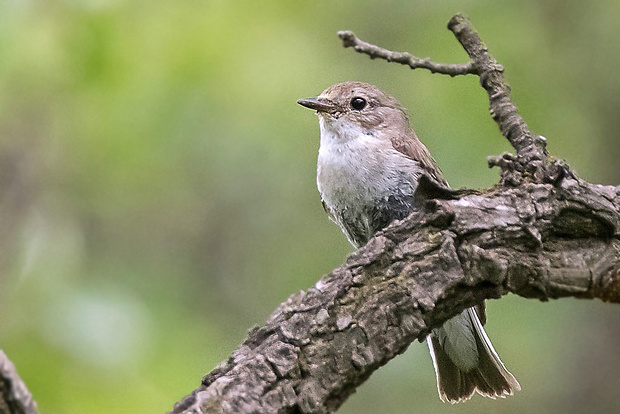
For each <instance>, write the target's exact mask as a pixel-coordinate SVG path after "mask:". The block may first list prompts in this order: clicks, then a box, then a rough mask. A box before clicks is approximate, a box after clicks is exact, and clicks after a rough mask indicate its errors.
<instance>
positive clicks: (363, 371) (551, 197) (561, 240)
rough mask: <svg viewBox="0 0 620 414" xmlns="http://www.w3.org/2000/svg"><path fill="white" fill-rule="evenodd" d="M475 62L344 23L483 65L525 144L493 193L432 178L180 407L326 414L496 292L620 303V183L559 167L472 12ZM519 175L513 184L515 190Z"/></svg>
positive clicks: (501, 120) (463, 29) (506, 120)
mask: <svg viewBox="0 0 620 414" xmlns="http://www.w3.org/2000/svg"><path fill="white" fill-rule="evenodd" d="M449 28H450V30H452V31H453V32H454V34H455V36H456V37H457V38H458V40H459V41H460V42H461V44H462V45H463V47H464V48H465V50H466V51H467V52H468V54H469V56H470V57H471V58H472V62H471V63H469V64H465V65H444V64H436V63H432V62H430V61H429V60H427V59H418V58H416V57H414V56H412V55H409V54H406V53H397V52H391V51H389V50H385V49H382V48H379V47H377V46H374V45H371V44H368V43H366V42H362V41H361V40H359V39H357V38H356V37H355V35H354V34H353V33H351V32H340V33H339V35H340V37H341V39H342V40H343V44H344V46H345V47H349V46H352V47H354V48H355V50H356V51H358V52H360V53H365V54H368V55H369V56H370V57H371V58H376V57H379V58H382V59H386V60H389V61H397V62H399V63H403V64H407V65H409V66H410V67H412V68H425V69H429V70H431V71H432V72H435V73H444V74H449V75H452V76H455V75H459V74H466V73H476V74H479V76H480V78H481V84H482V86H483V87H484V88H485V90H486V91H487V92H488V94H489V100H490V107H491V114H492V115H493V117H494V119H495V121H496V122H497V123H498V124H499V126H500V130H501V131H502V134H504V136H506V138H508V140H509V141H510V143H511V144H512V145H513V147H514V148H515V149H516V151H517V155H516V156H512V155H509V154H504V155H502V156H501V157H497V158H495V159H493V160H491V161H490V162H491V163H492V164H494V165H499V166H500V167H501V168H502V183H501V184H504V185H500V186H498V187H496V188H495V189H494V190H493V191H488V192H484V193H482V192H472V191H461V192H451V191H450V190H446V189H436V188H433V186H432V185H431V184H430V182H428V180H424V178H423V179H422V180H421V182H420V185H419V187H418V192H417V196H418V197H419V198H418V201H419V202H420V206H423V207H422V208H421V209H420V210H419V211H416V212H414V213H413V214H412V215H411V216H410V217H409V218H408V219H406V220H405V221H403V222H396V223H394V224H393V225H391V226H390V227H388V228H387V229H385V230H384V231H383V232H380V233H379V234H377V235H376V236H375V237H374V238H373V239H371V240H370V242H369V243H368V244H367V245H366V246H364V247H363V248H361V249H359V250H358V251H357V252H355V253H354V254H353V255H352V256H350V257H349V258H348V260H347V262H346V263H345V264H344V265H342V266H341V267H339V268H338V269H336V270H334V271H333V272H332V273H331V274H330V275H327V276H325V277H323V278H322V279H321V280H320V281H319V282H317V284H316V285H315V286H314V287H313V288H310V289H308V290H307V291H305V292H300V293H299V294H295V295H292V296H291V297H290V298H289V299H288V300H287V302H285V303H283V304H281V305H280V306H279V307H278V308H277V309H276V310H275V311H274V313H273V314H272V315H271V316H270V318H269V320H268V321H267V322H266V324H265V325H264V326H262V327H257V328H255V329H253V330H252V331H251V332H250V334H249V336H248V339H247V340H246V341H245V342H244V343H243V344H242V345H241V346H240V347H239V348H238V349H237V350H235V351H234V352H233V354H232V356H231V357H230V358H229V359H228V360H227V361H225V362H223V363H222V364H221V365H220V366H218V367H217V368H216V369H215V370H213V371H212V372H211V373H210V374H208V375H207V376H206V377H204V378H203V382H202V385H201V386H200V387H199V388H198V389H196V390H194V391H193V392H192V393H191V394H190V395H188V396H187V397H185V398H184V399H183V400H182V401H180V402H179V403H177V404H176V406H175V408H174V413H255V412H261V413H262V412H277V413H310V412H312V413H324V412H331V411H334V410H336V409H337V408H338V407H339V406H340V405H341V404H342V403H343V402H344V401H345V400H346V398H347V397H348V396H349V395H350V394H351V393H352V392H354V390H355V388H356V387H357V386H358V385H360V384H361V383H362V382H364V381H365V380H366V379H367V378H368V377H369V376H370V375H371V374H372V373H373V372H374V371H375V370H376V369H378V368H379V367H380V366H382V365H384V364H385V363H387V362H388V361H389V360H390V359H391V358H393V357H395V356H396V355H398V354H399V353H402V352H404V350H405V349H406V348H407V347H408V346H409V345H410V344H411V342H413V341H414V340H416V339H417V340H419V341H422V340H424V338H425V337H426V336H427V335H428V333H429V332H430V331H431V330H432V329H433V328H437V327H439V326H441V325H442V324H443V323H444V322H445V321H446V320H448V319H449V318H451V317H453V316H454V315H456V314H458V313H460V312H462V311H463V310H464V309H465V308H467V307H470V306H473V305H475V304H478V303H480V302H482V301H483V300H484V299H489V298H498V297H500V296H502V295H504V294H507V293H509V292H512V293H515V294H517V295H520V296H523V297H527V298H538V299H540V300H548V299H551V298H561V297H568V296H572V297H579V298H598V299H601V300H603V301H608V302H614V303H620V237H619V236H620V232H619V228H620V214H619V212H620V190H619V189H618V188H616V187H603V186H595V185H591V184H589V183H586V182H583V181H581V180H579V179H578V178H577V177H576V176H574V175H573V174H571V173H570V171H569V169H568V167H567V166H565V165H563V164H561V163H560V162H555V161H554V162H549V160H548V155H547V152H546V148H545V142H544V139H543V138H542V137H535V136H533V134H532V133H531V132H530V130H529V129H528V127H527V125H526V124H525V122H524V121H523V119H522V118H521V117H520V116H519V115H518V114H517V110H516V106H515V105H514V104H513V103H512V102H511V101H510V95H509V91H510V89H509V87H508V85H507V84H506V82H505V80H504V77H503V69H502V67H501V66H500V65H498V64H497V62H495V60H494V59H493V58H492V57H491V56H490V55H489V54H488V50H487V48H486V46H485V45H484V44H483V43H482V42H481V41H480V38H479V37H478V35H477V34H476V32H475V31H474V29H473V28H472V27H471V25H470V23H469V22H468V21H467V19H465V18H464V17H463V16H460V15H457V16H455V17H454V18H453V19H452V20H451V21H450V24H449ZM507 184H510V185H507Z"/></svg>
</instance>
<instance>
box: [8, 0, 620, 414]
mask: <svg viewBox="0 0 620 414" xmlns="http://www.w3.org/2000/svg"><path fill="white" fill-rule="evenodd" d="M459 11H464V12H466V13H467V14H469V15H470V17H471V18H472V19H473V21H474V24H475V26H476V27H477V28H478V30H479V31H480V34H481V35H482V37H483V39H484V40H485V41H486V42H487V44H488V45H489V47H490V48H491V51H492V52H493V53H494V55H495V56H496V58H497V59H498V60H499V61H500V62H501V63H503V64H504V65H505V67H506V75H507V77H508V80H509V82H510V84H511V86H512V88H513V97H514V99H515V101H516V103H517V105H518V106H519V108H520V111H521V113H522V114H523V116H524V117H525V119H526V120H527V121H528V122H529V123H530V126H531V127H532V129H534V130H535V131H536V132H538V133H541V134H543V135H545V136H546V137H547V138H548V140H549V148H550V150H551V152H552V153H553V154H555V155H556V156H558V157H561V158H564V159H566V160H567V161H568V162H569V163H570V165H571V166H572V167H573V168H574V169H576V170H577V171H578V172H579V174H580V175H581V176H582V177H584V178H586V179H588V180H590V181H593V182H601V183H607V184H618V183H619V182H620V171H619V170H618V167H617V165H618V162H617V159H618V158H619V157H620V145H618V131H619V130H620V117H619V116H618V113H619V109H620V79H619V77H618V76H617V73H616V72H617V68H618V67H620V53H618V49H617V45H618V44H620V31H618V30H617V21H618V20H617V19H618V17H620V2H617V1H610V0H609V1H595V2H581V1H560V0H555V1H544V2H540V1H533V0H526V1H517V0H511V1H503V2H497V1H493V0H486V1H484V0H480V1H473V0H471V1H452V0H449V1H442V2H437V1H431V0H427V1H407V0H400V1H397V0H390V1H367V2H363V3H362V2H354V1H341V2H298V1H285V0H280V1H275V0H274V1H256V0H254V1H201V2H199V1H191V0H188V1H161V0H151V1H148V2H146V1H133V2H130V1H122V0H81V1H80V0H65V1H48V2H43V1H34V0H32V1H17V0H14V1H10V0H7V1H4V2H2V4H1V5H0V272H1V278H0V348H2V349H4V350H5V351H6V353H7V354H8V356H9V357H10V358H11V359H12V360H13V362H14V363H15V364H16V366H17V367H18V370H19V372H20V374H21V375H22V377H23V379H24V380H25V381H26V383H27V384H28V386H29V388H30V390H31V391H32V392H33V394H34V397H35V398H36V400H37V401H38V404H39V407H40V410H41V412H42V413H48V414H49V413H94V414H96V413H124V412H131V413H153V412H164V411H166V410H169V409H171V408H172V405H173V403H174V402H175V401H177V400H179V399H180V398H181V397H183V396H184V395H185V394H187V393H189V392H190V391H191V390H192V389H194V388H196V387H197V386H198V385H199V383H200V379H201V377H202V375H204V374H205V373H207V372H208V371H210V370H211V369H212V368H213V367H214V366H215V365H216V364H217V363H218V362H220V361H221V360H224V359H226V358H227V357H228V356H229V354H230V352H231V351H232V350H233V349H234V348H235V347H236V346H237V345H238V344H239V343H240V342H241V341H242V340H243V339H244V338H245V335H246V332H247V331H248V329H249V328H250V327H252V326H253V325H254V324H262V323H263V322H264V321H265V319H266V318H267V316H268V315H269V314H270V312H271V311H272V310H273V309H274V308H275V307H276V306H277V305H278V304H279V303H280V302H282V301H283V300H285V299H286V298H287V297H288V296H289V294H291V293H294V292H297V291H299V290H300V289H306V288H308V287H309V286H312V285H313V284H314V283H315V282H316V280H317V279H318V278H319V277H320V275H322V274H324V273H327V272H329V271H330V270H331V269H333V268H334V267H336V266H338V265H339V264H340V263H341V262H342V261H343V259H344V258H345V257H346V255H347V254H348V253H349V252H350V250H351V248H350V247H349V245H348V244H347V242H346V240H345V238H344V237H343V235H342V234H341V233H340V230H339V229H338V228H337V227H336V226H335V225H333V224H332V223H330V222H329V221H328V219H327V217H326V216H325V214H324V213H323V210H322V208H321V205H320V202H319V196H318V193H317V190H316V186H315V161H316V151H317V146H318V125H317V121H316V117H315V116H314V115H313V114H312V113H311V112H310V111H308V110H306V109H304V108H301V107H299V106H298V105H296V104H295V101H296V100H297V99H298V98H301V97H309V96H316V95H317V94H318V93H320V92H321V91H322V90H323V89H324V88H326V87H327V86H329V85H331V84H333V83H336V82H339V81H344V80H362V81H367V82H370V83H374V84H376V85H378V86H380V87H381V88H382V89H384V90H386V91H388V92H390V93H392V94H394V95H395V96H397V97H398V98H399V99H400V101H401V102H402V103H403V105H404V106H406V107H407V108H408V110H409V112H410V114H411V118H412V120H413V123H414V126H415V128H416V130H417V132H418V135H419V136H420V137H421V139H422V140H423V141H424V142H425V143H426V144H427V146H428V147H429V148H430V149H431V151H432V152H433V154H434V155H435V157H436V159H437V160H438V162H439V163H440V165H441V166H442V168H443V170H444V173H445V175H446V177H447V179H448V181H449V182H450V183H451V184H452V185H453V186H455V187H461V186H467V187H487V186H490V185H492V184H493V183H495V182H496V180H497V171H496V170H489V169H487V168H486V159H485V158H486V156H487V155H492V154H498V153H500V152H501V151H504V150H509V149H510V148H509V146H508V144H507V142H506V141H505V140H504V139H503V138H502V137H501V136H500V135H499V133H498V130H497V127H496V125H495V124H494V123H493V122H492V120H491V118H490V117H489V115H488V109H487V106H488V104H487V97H486V95H485V93H484V91H483V90H482V89H481V88H480V87H479V86H478V80H477V79H476V78H474V77H458V78H454V79H451V78H450V77H447V76H440V75H431V74H430V73H427V72H422V71H416V72H412V71H410V70H408V69H407V68H405V67H402V66H399V65H395V64H387V63H385V62H382V61H371V60H369V59H368V58H367V57H364V56H361V55H358V54H356V53H354V52H353V51H352V50H345V49H343V48H342V47H341V46H340V42H339V40H338V38H337V37H336V32H337V31H338V30H344V29H350V30H353V31H355V32H356V33H357V34H358V35H359V36H360V37H361V38H362V39H365V40H368V41H371V42H374V43H376V44H379V45H382V46H384V47H387V48H391V49H394V50H407V51H410V52H412V53H414V54H416V55H418V56H421V57H426V56H430V57H432V58H433V59H434V60H437V61H441V62H465V61H466V55H465V53H464V52H463V50H462V49H461V47H460V45H459V44H458V43H457V42H456V40H455V39H454V38H453V36H452V34H451V33H450V32H448V31H447V30H446V28H445V27H446V23H447V21H448V20H449V18H450V17H451V16H452V15H453V14H454V13H456V12H459ZM488 307H489V316H490V317H489V323H488V332H489V335H490V336H491V338H493V342H494V344H495V347H496V349H498V351H499V353H500V354H501V355H502V358H503V360H504V362H505V363H506V365H507V366H508V367H509V369H510V370H511V371H512V372H513V373H514V374H515V375H516V376H517V378H518V379H519V380H520V382H521V385H522V387H523V391H521V392H520V393H519V394H518V395H517V396H516V397H512V398H509V399H506V400H502V401H491V400H486V399H483V398H480V397H474V398H473V400H472V401H470V402H468V403H467V404H464V405H458V406H454V407H453V406H450V405H444V404H442V403H441V402H440V401H439V399H438V398H437V393H436V389H435V378H434V373H433V369H432V365H431V361H430V358H429V356H428V351H427V349H426V345H425V344H418V343H415V344H413V345H412V346H411V347H410V349H409V350H408V351H407V352H406V353H405V354H404V355H402V356H401V357H399V358H397V359H396V360H395V361H392V362H391V363H389V364H388V365H387V366H385V367H384V368H382V369H381V370H379V371H378V372H377V373H376V374H375V375H374V376H373V377H372V378H371V379H370V380H369V381H368V382H367V383H365V384H364V385H363V386H362V387H361V388H359V390H358V392H357V394H355V395H353V396H352V397H351V398H350V399H349V400H348V401H347V402H346V403H345V405H344V406H343V407H342V409H341V412H342V413H376V412H382V413H410V412H413V411H416V412H423V413H448V412H459V413H483V412H505V413H523V412H537V413H557V412H588V413H607V412H613V411H616V412H618V411H620V401H619V400H618V397H617V392H618V389H620V377H619V376H618V375H617V372H618V369H619V368H620V354H619V353H618V352H617V343H618V341H620V328H619V327H620V316H619V312H618V311H619V310H620V308H618V307H617V306H612V305H604V304H602V303H599V302H592V301H576V300H562V301H557V302H552V303H539V302H536V301H532V300H524V299H520V298H516V297H505V298H503V299H502V300H499V301H492V302H491V303H489V305H488Z"/></svg>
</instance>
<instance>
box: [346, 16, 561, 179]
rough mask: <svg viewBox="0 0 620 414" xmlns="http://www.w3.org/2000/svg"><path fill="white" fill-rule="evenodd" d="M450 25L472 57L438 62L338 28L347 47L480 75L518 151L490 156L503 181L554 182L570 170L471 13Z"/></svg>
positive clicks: (493, 109) (415, 64) (495, 115)
mask: <svg viewBox="0 0 620 414" xmlns="http://www.w3.org/2000/svg"><path fill="white" fill-rule="evenodd" d="M448 28H449V29H450V30H451V31H452V32H453V33H454V35H455V36H456V38H457V39H458V41H459V42H460V43H461V45H462V46H463V48H464V49H465V51H466V52H467V54H468V55H469V57H470V58H471V59H472V60H471V61H470V62H468V63H465V64H443V63H435V62H432V61H430V60H429V59H420V58H417V57H415V56H413V55H411V54H409V53H407V52H393V51H391V50H388V49H384V48H381V47H379V46H376V45H373V44H371V43H368V42H365V41H362V40H360V39H359V38H358V37H357V36H356V35H355V34H354V33H353V32H351V31H341V32H338V36H339V37H340V39H341V40H342V45H343V46H344V47H353V48H354V49H355V51H356V52H358V53H363V54H366V55H368V56H370V57H371V58H372V59H375V58H380V59H385V60H387V61H388V62H397V63H401V64H404V65H408V66H409V67H411V68H412V69H419V68H422V69H428V70H430V71H431V72H433V73H440V74H445V75H450V76H456V75H466V74H475V75H478V76H480V83H481V85H482V87H483V88H484V89H485V90H486V91H487V94H488V95H489V111H490V113H491V116H492V117H493V119H494V120H495V122H497V124H498V126H499V128H500V131H501V132H502V135H504V137H506V139H508V141H509V142H510V144H511V145H512V146H513V148H514V149H515V150H516V152H517V156H516V157H513V158H512V159H511V160H510V162H509V163H508V162H506V161H507V158H505V157H503V158H497V159H498V160H501V161H502V162H501V163H499V164H497V163H495V162H494V159H490V160H489V165H490V166H500V168H502V184H510V185H518V184H519V183H520V182H521V181H523V180H524V179H525V180H527V181H532V182H553V181H555V180H557V179H558V177H559V176H560V175H561V174H564V173H566V172H567V170H566V169H565V168H559V167H558V166H557V165H556V164H553V163H550V162H549V156H548V154H547V149H546V140H545V138H544V137H542V136H539V135H534V134H533V133H532V132H531V131H530V129H529V127H528V126H527V124H526V123H525V121H524V120H523V118H522V117H521V115H519V113H518V112H517V107H516V105H515V104H514V103H513V102H512V100H511V99H510V87H509V86H508V84H507V83H506V80H505V78H504V68H503V67H502V65H500V64H498V63H497V61H496V60H495V59H494V58H493V56H491V55H490V54H489V51H488V48H487V46H486V45H485V44H484V43H483V42H482V41H481V40H480V37H479V36H478V33H477V32H476V30H475V29H474V27H473V26H472V24H471V22H470V21H469V19H467V17H465V16H464V15H462V14H457V15H455V16H454V17H453V18H452V19H451V20H450V22H449V23H448Z"/></svg>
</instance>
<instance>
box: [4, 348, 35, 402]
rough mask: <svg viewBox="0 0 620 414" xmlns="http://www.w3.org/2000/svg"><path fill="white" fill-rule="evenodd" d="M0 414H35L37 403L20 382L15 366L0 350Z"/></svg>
mask: <svg viewBox="0 0 620 414" xmlns="http://www.w3.org/2000/svg"><path fill="white" fill-rule="evenodd" d="M0 394H1V398H0V414H36V413H37V403H36V402H35V401H34V400H33V399H32V395H31V394H30V392H29V391H28V389H27V388H26V384H24V382H23V381H22V380H21V378H20V377H19V375H18V374H17V371H16V370H15V366H14V365H13V363H12V362H11V361H10V360H9V358H8V357H7V356H6V354H5V353H4V352H3V351H2V350H0Z"/></svg>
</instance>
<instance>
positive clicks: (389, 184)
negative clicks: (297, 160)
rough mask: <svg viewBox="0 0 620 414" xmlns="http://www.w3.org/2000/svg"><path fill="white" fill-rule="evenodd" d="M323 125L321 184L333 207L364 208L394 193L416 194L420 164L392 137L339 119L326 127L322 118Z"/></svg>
mask: <svg viewBox="0 0 620 414" xmlns="http://www.w3.org/2000/svg"><path fill="white" fill-rule="evenodd" d="M320 126H321V145H320V148H319V157H318V168H317V185H318V188H319V192H320V193H321V197H322V198H323V201H324V202H325V203H326V204H327V206H328V207H330V209H333V210H342V209H357V208H360V209H363V208H365V207H367V206H368V205H369V204H371V203H373V202H376V200H379V199H383V198H387V197H389V196H390V195H394V194H401V195H410V194H413V192H414V191H415V187H416V184H417V178H418V176H419V174H420V168H419V167H418V165H417V163H416V162H414V161H413V160H411V159H410V158H407V157H406V156H404V155H403V154H401V153H400V152H398V151H396V150H395V149H394V148H393V147H392V144H391V142H390V140H389V139H386V138H381V137H375V136H371V135H367V134H365V133H364V132H363V131H362V130H361V128H360V127H358V126H356V125H354V124H350V123H345V122H338V120H336V122H334V123H331V124H330V125H329V127H328V128H326V125H325V121H324V120H323V119H322V118H320Z"/></svg>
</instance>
